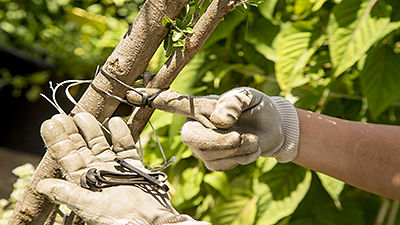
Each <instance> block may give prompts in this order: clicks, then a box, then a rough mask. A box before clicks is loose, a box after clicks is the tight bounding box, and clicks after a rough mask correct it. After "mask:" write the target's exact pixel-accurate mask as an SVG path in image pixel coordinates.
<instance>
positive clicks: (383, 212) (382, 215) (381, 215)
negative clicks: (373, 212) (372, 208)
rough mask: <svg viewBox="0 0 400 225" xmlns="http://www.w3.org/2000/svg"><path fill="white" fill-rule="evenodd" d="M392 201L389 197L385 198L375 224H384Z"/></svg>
mask: <svg viewBox="0 0 400 225" xmlns="http://www.w3.org/2000/svg"><path fill="white" fill-rule="evenodd" d="M389 205H390V201H389V200H388V199H383V202H382V203H381V207H380V208H379V212H378V215H377V216H376V220H375V225H383V222H384V221H385V218H386V214H387V212H388V210H389Z"/></svg>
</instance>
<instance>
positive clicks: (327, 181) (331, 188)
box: [317, 172, 344, 209]
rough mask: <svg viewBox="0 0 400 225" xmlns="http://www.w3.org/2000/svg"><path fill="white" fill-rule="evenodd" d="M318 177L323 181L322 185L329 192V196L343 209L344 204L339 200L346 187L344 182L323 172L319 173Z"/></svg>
mask: <svg viewBox="0 0 400 225" xmlns="http://www.w3.org/2000/svg"><path fill="white" fill-rule="evenodd" d="M317 175H318V178H319V180H320V181H321V183H322V186H323V187H324V189H325V190H326V192H328V194H329V196H330V197H331V198H332V200H333V202H334V203H335V205H336V208H338V209H342V205H341V203H340V201H339V196H340V193H342V191H343V188H344V182H343V181H340V180H338V179H335V178H333V177H330V176H328V175H325V174H323V173H318V172H317Z"/></svg>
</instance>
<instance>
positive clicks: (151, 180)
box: [80, 68, 171, 192]
mask: <svg viewBox="0 0 400 225" xmlns="http://www.w3.org/2000/svg"><path fill="white" fill-rule="evenodd" d="M100 73H101V74H102V75H103V76H105V77H106V78H107V79H109V80H112V81H114V82H117V83H119V84H120V85H123V86H124V87H127V88H129V89H130V90H133V91H135V92H136V93H138V94H139V95H141V96H142V104H141V105H136V104H133V103H130V102H128V101H127V100H126V99H122V98H120V97H118V96H115V95H112V94H110V93H108V92H106V91H104V90H101V89H99V88H97V87H96V86H95V85H94V84H93V83H91V84H90V85H91V87H92V88H93V89H94V90H95V91H97V92H99V93H102V94H105V95H107V96H109V97H112V98H115V99H117V100H118V101H120V102H122V103H126V104H129V105H132V106H136V107H146V106H150V105H151V101H152V100H153V99H155V98H156V97H157V96H158V95H159V94H160V93H161V92H162V91H164V90H167V89H168V88H165V89H162V90H160V91H159V92H157V93H155V94H154V95H152V96H150V97H149V96H147V95H146V93H142V92H139V91H137V90H135V89H134V88H133V87H130V86H129V85H127V84H125V83H123V82H122V81H120V80H118V79H116V78H114V77H112V76H110V75H109V74H107V73H106V72H105V71H104V70H103V69H102V68H101V69H100ZM150 125H151V124H150ZM156 138H157V136H156ZM157 141H158V138H157ZM139 143H140V142H139ZM140 148H141V145H140ZM160 148H161V146H160ZM141 151H142V149H141ZM161 151H162V149H161ZM162 153H163V156H164V152H162ZM114 160H115V161H116V162H117V163H118V164H119V165H120V167H121V168H120V169H122V171H123V172H122V173H118V172H113V171H107V170H98V169H96V168H91V169H89V170H88V171H87V172H86V173H85V174H83V175H82V176H81V179H80V184H81V186H82V187H83V188H87V189H89V190H92V191H101V190H102V189H103V188H107V187H112V186H118V185H133V186H138V185H150V186H152V187H153V188H155V189H156V190H159V189H161V190H163V191H165V192H167V191H168V190H169V187H168V185H167V184H165V183H164V182H165V181H166V180H167V175H166V174H165V173H163V172H159V171H157V172H144V171H142V170H140V169H138V168H136V167H135V166H133V165H131V164H129V163H128V162H126V161H124V160H123V159H120V158H115V159H114ZM164 160H166V159H165V156H164ZM170 161H171V160H170ZM142 162H143V161H142ZM143 163H144V162H143ZM170 164H171V163H170V162H168V163H167V162H166V161H165V162H164V165H163V166H162V167H159V168H156V169H155V170H161V169H164V168H166V167H167V166H168V165H170ZM146 165H147V164H146ZM153 169H154V168H153Z"/></svg>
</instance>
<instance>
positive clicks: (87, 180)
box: [80, 158, 169, 192]
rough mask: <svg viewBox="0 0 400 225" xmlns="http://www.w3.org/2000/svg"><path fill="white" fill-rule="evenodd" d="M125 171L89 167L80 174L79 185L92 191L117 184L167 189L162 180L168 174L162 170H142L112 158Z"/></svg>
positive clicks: (165, 178) (164, 179)
mask: <svg viewBox="0 0 400 225" xmlns="http://www.w3.org/2000/svg"><path fill="white" fill-rule="evenodd" d="M114 160H115V161H116V162H117V163H119V165H120V166H121V167H122V168H123V169H125V170H126V171H127V172H125V173H118V172H112V171H107V170H97V169H96V168H91V169H89V170H88V171H87V172H86V173H85V174H83V175H82V176H81V180H80V183H81V186H82V187H84V188H87V189H89V190H92V191H101V190H102V188H106V187H112V186H118V185H134V186H135V185H140V184H146V185H151V186H153V187H154V188H155V189H161V190H163V191H165V192H167V191H168V190H169V187H168V185H166V184H165V183H164V182H165V181H166V180H167V178H168V176H167V175H166V174H165V173H163V172H148V173H146V172H144V171H142V170H140V169H138V168H136V167H135V166H133V165H131V164H129V163H127V162H126V161H124V160H123V159H120V158H115V159H114Z"/></svg>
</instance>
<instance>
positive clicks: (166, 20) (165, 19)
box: [162, 17, 171, 27]
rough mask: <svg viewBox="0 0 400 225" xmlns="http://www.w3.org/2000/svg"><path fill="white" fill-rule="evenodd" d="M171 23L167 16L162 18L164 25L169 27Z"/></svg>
mask: <svg viewBox="0 0 400 225" xmlns="http://www.w3.org/2000/svg"><path fill="white" fill-rule="evenodd" d="M169 24H171V22H170V21H169V19H167V18H166V17H163V18H162V25H163V27H167V26H168V25H169Z"/></svg>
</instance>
